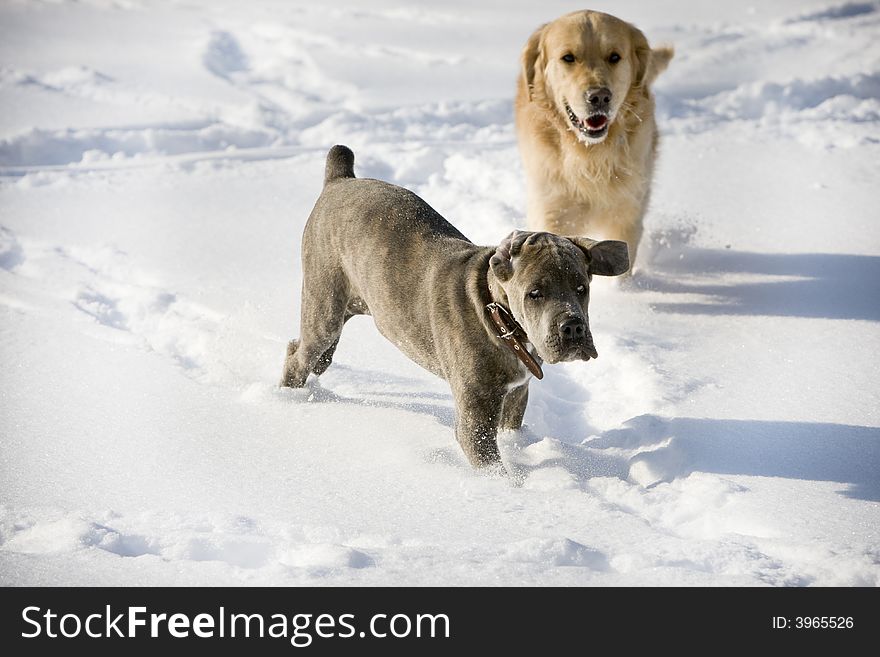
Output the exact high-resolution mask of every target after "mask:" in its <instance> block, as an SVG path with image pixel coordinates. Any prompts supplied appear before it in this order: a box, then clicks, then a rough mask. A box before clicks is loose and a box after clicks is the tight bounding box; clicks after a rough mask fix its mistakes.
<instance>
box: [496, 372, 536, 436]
mask: <svg viewBox="0 0 880 657" xmlns="http://www.w3.org/2000/svg"><path fill="white" fill-rule="evenodd" d="M528 403H529V383H528V381H526V382H525V383H524V384H522V385H521V386H519V387H518V388H514V389H513V390H511V391H510V392H508V393H507V395H506V396H505V397H504V405H503V406H502V407H501V420H500V421H499V422H498V428H499V429H502V430H504V429H513V430H514V431H515V430H518V429H521V428H522V422H523V416H524V415H525V414H526V405H527V404H528Z"/></svg>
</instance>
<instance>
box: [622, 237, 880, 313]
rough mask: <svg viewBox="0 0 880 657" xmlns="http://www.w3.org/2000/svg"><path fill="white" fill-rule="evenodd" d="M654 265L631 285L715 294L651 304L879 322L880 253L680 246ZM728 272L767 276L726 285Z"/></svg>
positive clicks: (661, 309)
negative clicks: (749, 250) (784, 251)
mask: <svg viewBox="0 0 880 657" xmlns="http://www.w3.org/2000/svg"><path fill="white" fill-rule="evenodd" d="M651 269H652V271H650V272H646V273H642V274H639V275H638V276H637V280H636V281H635V286H634V289H636V290H639V289H642V290H653V291H658V292H668V293H675V294H699V295H705V296H709V297H713V298H714V300H712V301H702V300H701V301H694V302H675V303H672V302H669V303H667V302H661V303H657V304H654V308H655V309H656V310H657V311H659V312H667V313H682V314H707V315H771V316H787V317H815V318H826V319H862V320H871V321H880V303H878V302H877V299H880V257H878V256H863V255H847V254H832V253H796V254H777V253H750V252H742V251H730V250H724V249H685V250H684V251H682V252H681V257H680V258H679V257H678V255H677V254H675V255H673V254H672V253H670V254H668V255H667V254H660V255H659V256H658V257H657V258H655V260H654V262H653V263H652V267H651ZM731 275H739V277H743V276H748V277H754V278H760V277H764V280H747V281H744V282H734V283H730V284H725V283H724V282H723V279H724V278H725V277H728V278H729V277H731ZM713 277H717V278H718V282H717V283H716V282H712V281H711V279H712V278H713ZM734 277H737V276H734ZM772 277H780V280H773V279H772ZM783 277H784V278H783ZM707 278H709V279H710V281H709V282H707V281H706V279H707Z"/></svg>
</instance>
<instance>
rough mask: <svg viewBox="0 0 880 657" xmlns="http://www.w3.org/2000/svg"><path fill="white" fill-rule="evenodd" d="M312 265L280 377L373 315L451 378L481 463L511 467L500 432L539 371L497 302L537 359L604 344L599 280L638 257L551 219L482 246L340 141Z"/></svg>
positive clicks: (463, 435) (467, 445)
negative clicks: (359, 168) (596, 302)
mask: <svg viewBox="0 0 880 657" xmlns="http://www.w3.org/2000/svg"><path fill="white" fill-rule="evenodd" d="M302 267H303V282H302V315H301V322H300V331H301V335H300V339H299V340H294V341H292V342H291V343H290V344H289V346H288V348H287V358H286V360H285V363H284V374H283V375H282V377H281V383H280V385H281V386H289V387H292V388H300V387H302V386H303V385H305V382H306V378H307V377H308V375H309V373H314V374H316V375H321V374H322V373H323V372H324V371H325V370H326V369H327V367H329V365H330V362H331V360H332V358H333V352H334V351H335V349H336V345H337V343H338V342H339V336H340V334H341V333H342V328H343V326H344V325H345V322H346V321H348V319H349V318H351V317H352V316H354V315H372V316H373V319H374V320H375V322H376V327H377V328H378V329H379V332H380V333H382V335H384V336H385V337H386V338H388V339H389V340H390V341H391V342H393V343H394V344H395V345H397V347H398V348H399V349H400V350H401V351H402V352H403V353H404V354H406V355H407V356H409V357H410V358H411V359H412V360H414V361H415V362H416V363H418V364H419V365H421V366H422V367H424V368H425V369H427V370H429V371H430V372H433V373H434V374H436V375H437V376H440V377H442V378H443V379H445V380H446V381H448V382H449V385H450V386H451V388H452V395H453V397H454V399H455V411H456V412H455V416H456V419H455V437H456V439H457V440H458V443H459V444H460V445H461V448H462V449H463V450H464V453H465V455H466V456H467V458H468V460H469V461H470V462H471V464H472V465H473V466H475V467H487V466H495V467H497V468H499V469H500V470H501V471H502V472H503V471H504V470H503V466H501V458H500V455H499V453H498V444H497V442H496V434H497V431H498V429H499V428H500V429H519V428H520V427H521V426H522V419H523V414H524V413H525V409H526V402H527V401H528V386H529V380H530V378H531V373H530V371H529V369H527V368H526V366H525V365H524V360H525V359H526V358H527V357H523V359H521V358H518V357H517V355H516V353H515V352H514V351H513V350H512V349H508V348H507V344H506V341H505V340H504V339H501V338H500V337H499V332H498V328H497V327H496V325H495V324H494V323H493V321H492V318H491V317H490V314H489V311H488V310H487V305H489V304H490V303H492V302H495V303H497V304H499V305H501V306H503V307H504V309H506V310H507V311H508V312H509V313H511V314H512V316H513V318H515V320H516V321H517V322H518V323H519V325H520V326H521V330H522V331H523V332H524V334H525V335H522V343H521V344H522V346H524V347H525V348H526V349H528V350H529V352H530V353H531V354H532V356H533V357H534V358H535V359H536V360H537V361H538V362H540V361H541V360H543V361H546V362H548V363H557V362H560V361H570V360H589V359H590V358H596V357H597V355H598V354H597V353H596V349H595V347H594V346H593V338H592V335H591V334H590V328H589V321H588V318H587V305H588V303H589V300H590V293H589V290H590V281H591V279H592V276H593V274H599V275H603V276H616V275H618V274H622V273H624V272H626V271H627V270H628V269H629V258H628V255H627V246H626V243H625V242H619V241H610V240H609V241H604V242H596V241H594V240H590V239H587V238H584V237H570V238H566V237H560V236H558V235H553V234H551V233H543V232H538V233H533V232H520V231H514V232H513V233H511V234H510V235H508V236H507V237H506V238H505V239H504V240H503V241H502V243H501V244H500V245H499V246H498V247H484V246H477V245H475V244H473V243H472V242H470V241H469V240H468V239H467V238H466V237H465V236H464V235H462V234H461V233H460V232H459V231H458V230H456V229H455V228H454V227H453V226H452V225H451V224H450V223H449V222H447V221H446V220H445V219H444V218H443V217H441V216H440V215H439V214H438V213H437V212H436V211H435V210H434V209H433V208H431V206H429V205H428V204H427V203H426V202H425V201H423V200H422V199H421V198H419V197H418V196H416V195H415V194H413V193H412V192H410V191H408V190H406V189H403V188H401V187H397V186H395V185H391V184H389V183H386V182H382V181H379V180H372V179H369V178H355V176H354V154H353V153H352V152H351V150H349V149H348V148H346V147H345V146H334V147H333V148H332V149H331V150H330V152H329V153H328V155H327V165H326V170H325V175H324V190H323V191H322V192H321V196H320V197H319V198H318V201H317V203H315V207H314V209H313V210H312V214H311V215H310V216H309V219H308V221H307V222H306V226H305V230H304V232H303V240H302ZM511 323H512V322H511ZM517 328H519V327H517ZM538 372H539V373H540V367H538Z"/></svg>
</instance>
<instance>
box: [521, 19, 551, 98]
mask: <svg viewBox="0 0 880 657" xmlns="http://www.w3.org/2000/svg"><path fill="white" fill-rule="evenodd" d="M546 27H547V25H546V24H544V25H542V26H541V27H539V28H538V29H537V30H535V31H534V32H532V36H530V37H529V40H528V41H527V42H526V45H525V48H523V51H522V58H521V59H522V76H523V81H524V82H525V85H526V90H527V91H528V93H529V100H532V99H533V97H534V93H533V87H534V84H535V69H536V68H540V67H541V66H543V53H542V52H541V40H542V39H543V37H544V28H546ZM539 59H540V60H542V61H541V62H539V61H538V60H539Z"/></svg>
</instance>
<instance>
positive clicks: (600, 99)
mask: <svg viewBox="0 0 880 657" xmlns="http://www.w3.org/2000/svg"><path fill="white" fill-rule="evenodd" d="M586 97H587V104H588V105H589V107H590V109H591V110H593V111H594V112H607V111H608V108H609V107H611V89H609V88H608V87H593V88H592V89H587V93H586Z"/></svg>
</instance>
